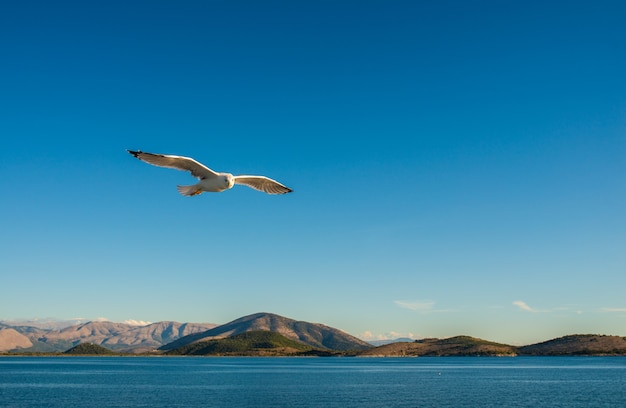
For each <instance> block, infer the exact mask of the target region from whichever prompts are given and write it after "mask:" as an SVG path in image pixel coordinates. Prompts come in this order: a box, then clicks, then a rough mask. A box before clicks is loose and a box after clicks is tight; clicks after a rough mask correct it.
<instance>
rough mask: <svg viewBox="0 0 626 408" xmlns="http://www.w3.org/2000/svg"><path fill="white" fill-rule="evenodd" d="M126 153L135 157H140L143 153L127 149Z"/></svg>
mask: <svg viewBox="0 0 626 408" xmlns="http://www.w3.org/2000/svg"><path fill="white" fill-rule="evenodd" d="M126 151H127V152H128V153H130V154H132V155H133V156H134V157H137V156H139V153H141V150H130V149H126Z"/></svg>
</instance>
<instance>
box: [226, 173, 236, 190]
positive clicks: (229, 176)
mask: <svg viewBox="0 0 626 408" xmlns="http://www.w3.org/2000/svg"><path fill="white" fill-rule="evenodd" d="M234 185H235V178H234V177H233V175H232V174H225V175H224V187H226V189H229V188H233V186H234Z"/></svg>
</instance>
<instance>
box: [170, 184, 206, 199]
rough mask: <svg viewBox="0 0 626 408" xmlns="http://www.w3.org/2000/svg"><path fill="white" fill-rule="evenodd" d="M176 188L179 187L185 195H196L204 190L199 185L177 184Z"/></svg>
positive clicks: (180, 191)
mask: <svg viewBox="0 0 626 408" xmlns="http://www.w3.org/2000/svg"><path fill="white" fill-rule="evenodd" d="M176 188H177V189H178V192H179V193H181V194H182V195H184V196H194V195H197V194H200V193H201V192H202V190H200V189H199V188H198V186H197V185H193V186H176Z"/></svg>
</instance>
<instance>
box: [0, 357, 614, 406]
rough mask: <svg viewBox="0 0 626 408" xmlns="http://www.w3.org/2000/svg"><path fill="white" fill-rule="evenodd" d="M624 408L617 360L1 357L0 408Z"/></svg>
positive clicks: (593, 358)
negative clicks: (100, 407) (159, 407)
mask: <svg viewBox="0 0 626 408" xmlns="http://www.w3.org/2000/svg"><path fill="white" fill-rule="evenodd" d="M96 406H102V407H154V406H167V407H254V406H256V407H263V406H265V407H351V406H353V407H505V406H506V407H540V406H544V407H585V408H586V407H623V406H626V358H623V357H515V358H485V357H458V358H457V357H440V358H436V357H433V358H429V357H420V358H397V359H396V358H226V357H102V358H101V357H0V407H96Z"/></svg>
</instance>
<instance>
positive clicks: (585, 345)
mask: <svg viewBox="0 0 626 408" xmlns="http://www.w3.org/2000/svg"><path fill="white" fill-rule="evenodd" d="M518 350H519V354H520V355H526V356H586V355H591V356H593V355H619V356H623V355H626V338H625V337H620V336H604V335H598V334H573V335H569V336H564V337H559V338H557V339H552V340H548V341H544V342H543V343H538V344H531V345H529V346H524V347H520V348H519V349H518Z"/></svg>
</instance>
